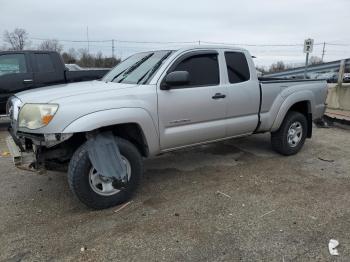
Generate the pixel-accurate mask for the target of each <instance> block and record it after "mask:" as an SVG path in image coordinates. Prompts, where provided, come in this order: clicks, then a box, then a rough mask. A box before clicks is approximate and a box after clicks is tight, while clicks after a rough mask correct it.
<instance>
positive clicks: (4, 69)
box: [0, 54, 27, 76]
mask: <svg viewBox="0 0 350 262" xmlns="http://www.w3.org/2000/svg"><path fill="white" fill-rule="evenodd" d="M21 73H27V66H26V59H25V56H24V54H8V55H0V76H2V75H9V74H21Z"/></svg>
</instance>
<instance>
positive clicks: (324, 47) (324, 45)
mask: <svg viewBox="0 0 350 262" xmlns="http://www.w3.org/2000/svg"><path fill="white" fill-rule="evenodd" d="M325 49H326V42H323V49H322V62H323V58H324V54H325V52H326V50H325Z"/></svg>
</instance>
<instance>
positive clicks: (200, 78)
mask: <svg viewBox="0 0 350 262" xmlns="http://www.w3.org/2000/svg"><path fill="white" fill-rule="evenodd" d="M171 71H187V72H188V73H189V75H190V83H189V84H187V85H186V86H185V87H194V86H210V85H218V84H219V83H220V76H219V74H220V73H219V72H220V71H219V63H218V55H217V54H198V55H193V56H190V57H187V58H185V59H184V60H182V61H181V62H180V63H179V64H178V65H177V66H176V67H175V68H174V69H173V70H171Z"/></svg>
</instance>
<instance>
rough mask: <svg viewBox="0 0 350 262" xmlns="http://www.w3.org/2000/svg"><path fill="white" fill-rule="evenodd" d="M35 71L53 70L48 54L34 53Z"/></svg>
mask: <svg viewBox="0 0 350 262" xmlns="http://www.w3.org/2000/svg"><path fill="white" fill-rule="evenodd" d="M35 60H36V64H37V71H38V72H40V73H45V72H54V71H55V66H54V64H53V62H52V59H51V56H50V55H49V54H35Z"/></svg>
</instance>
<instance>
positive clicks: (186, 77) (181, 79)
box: [160, 71, 190, 90]
mask: <svg viewBox="0 0 350 262" xmlns="http://www.w3.org/2000/svg"><path fill="white" fill-rule="evenodd" d="M189 82H190V74H189V73H188V72H187V71H173V72H171V73H169V74H167V75H166V76H165V79H164V81H162V83H161V85H160V89H161V90H169V89H170V88H171V87H173V86H182V85H186V84H188V83H189Z"/></svg>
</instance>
